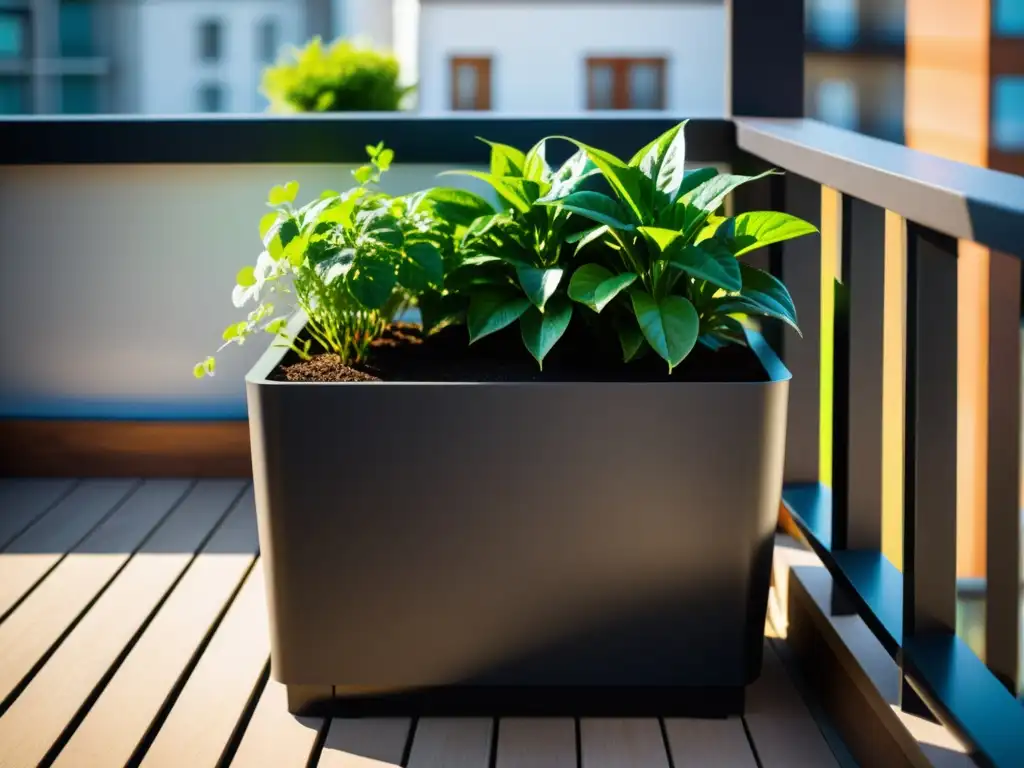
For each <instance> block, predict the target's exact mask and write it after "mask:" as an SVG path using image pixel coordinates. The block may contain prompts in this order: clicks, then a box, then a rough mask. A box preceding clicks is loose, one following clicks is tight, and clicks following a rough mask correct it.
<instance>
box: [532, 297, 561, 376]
mask: <svg viewBox="0 0 1024 768" xmlns="http://www.w3.org/2000/svg"><path fill="white" fill-rule="evenodd" d="M570 320H572V303H571V302H570V301H568V300H567V299H566V298H565V297H564V296H556V297H554V298H553V299H552V300H551V301H550V302H549V303H548V306H547V309H546V310H545V311H544V312H543V313H542V312H541V311H540V310H539V309H537V308H536V307H530V308H529V309H527V310H526V312H524V313H523V315H522V317H521V318H520V319H519V328H520V332H521V333H522V336H523V344H525V345H526V348H527V349H528V350H529V351H530V354H531V355H533V358H534V360H536V361H537V365H538V366H540V368H541V370H543V368H544V358H545V357H546V356H547V354H548V352H550V351H551V349H552V347H554V346H555V344H556V343H557V342H558V340H559V339H560V338H562V335H563V334H564V333H565V330H566V328H568V327H569V321H570Z"/></svg>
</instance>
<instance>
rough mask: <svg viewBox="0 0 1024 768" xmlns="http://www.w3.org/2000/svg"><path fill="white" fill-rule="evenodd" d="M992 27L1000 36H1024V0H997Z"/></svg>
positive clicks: (993, 10) (993, 9)
mask: <svg viewBox="0 0 1024 768" xmlns="http://www.w3.org/2000/svg"><path fill="white" fill-rule="evenodd" d="M992 26H993V27H994V28H995V30H996V33H997V34H1000V35H1005V36H1007V37H1010V36H1024V0H995V5H994V7H993V8H992Z"/></svg>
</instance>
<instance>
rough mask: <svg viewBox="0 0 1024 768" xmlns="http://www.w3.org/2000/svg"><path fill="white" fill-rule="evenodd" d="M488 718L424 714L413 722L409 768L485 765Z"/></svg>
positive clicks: (488, 754) (488, 752)
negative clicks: (414, 731) (414, 723)
mask: <svg viewBox="0 0 1024 768" xmlns="http://www.w3.org/2000/svg"><path fill="white" fill-rule="evenodd" d="M493 729H494V721H493V720H492V719H490V718H482V717H474V718H447V717H425V718H423V719H421V720H420V721H419V722H418V723H417V724H416V733H415V734H414V735H413V740H412V751H411V752H410V753H409V768H487V766H488V765H489V764H490V759H491V731H492V730H493Z"/></svg>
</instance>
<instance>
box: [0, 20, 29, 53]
mask: <svg viewBox="0 0 1024 768" xmlns="http://www.w3.org/2000/svg"><path fill="white" fill-rule="evenodd" d="M26 20H27V19H26V17H25V14H22V13H11V12H6V11H5V12H0V59H20V58H23V57H25V56H26V54H27V51H26V50H25V43H26V41H27V39H28V35H27V34H26V27H27V26H28V25H27V24H26Z"/></svg>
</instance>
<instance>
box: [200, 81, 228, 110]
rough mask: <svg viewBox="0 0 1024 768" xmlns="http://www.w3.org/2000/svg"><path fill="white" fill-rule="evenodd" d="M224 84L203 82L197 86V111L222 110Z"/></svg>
mask: <svg viewBox="0 0 1024 768" xmlns="http://www.w3.org/2000/svg"><path fill="white" fill-rule="evenodd" d="M224 102H225V98H224V86H222V85H221V84H220V83H203V84H202V85H201V86H199V111H200V112H223V111H224Z"/></svg>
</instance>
